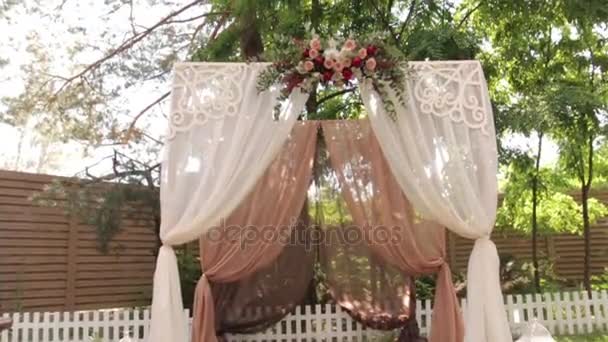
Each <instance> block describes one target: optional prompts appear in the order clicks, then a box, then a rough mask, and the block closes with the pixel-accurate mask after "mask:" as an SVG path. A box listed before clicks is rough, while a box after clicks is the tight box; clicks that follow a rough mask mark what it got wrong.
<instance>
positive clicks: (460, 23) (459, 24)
mask: <svg viewBox="0 0 608 342" xmlns="http://www.w3.org/2000/svg"><path fill="white" fill-rule="evenodd" d="M482 4H483V0H481V1H479V3H478V4H477V6H475V7H473V8H471V9H470V10H469V11H468V12H467V13H466V14H465V15H464V17H462V19H461V20H460V22H459V23H458V25H457V26H456V28H458V29H460V28H461V27H462V25H463V24H464V23H465V22H466V21H467V20H469V17H470V16H471V14H473V13H474V12H475V11H477V9H479V7H481V5H482Z"/></svg>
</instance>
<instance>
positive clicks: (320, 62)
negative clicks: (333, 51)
mask: <svg viewBox="0 0 608 342" xmlns="http://www.w3.org/2000/svg"><path fill="white" fill-rule="evenodd" d="M323 63H325V58H323V56H318V57H317V58H315V64H316V65H318V66H321V65H323Z"/></svg>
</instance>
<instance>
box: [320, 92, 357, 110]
mask: <svg viewBox="0 0 608 342" xmlns="http://www.w3.org/2000/svg"><path fill="white" fill-rule="evenodd" d="M355 89H356V88H354V87H353V88H347V89H343V90H340V91H337V92H335V93H332V94H329V95H327V96H325V97H324V98H322V99H320V100H319V101H317V106H318V105H320V104H321V103H323V102H326V101H329V100H331V99H333V98H334V97H336V96H340V95H344V94H348V93H352V92H353V91H355Z"/></svg>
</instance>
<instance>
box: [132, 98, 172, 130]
mask: <svg viewBox="0 0 608 342" xmlns="http://www.w3.org/2000/svg"><path fill="white" fill-rule="evenodd" d="M169 95H171V91H168V92H166V93H164V94H163V95H161V96H160V97H159V98H157V99H156V100H154V102H152V103H150V104H149V105H147V106H146V108H144V109H143V110H142V111H141V112H139V113H138V114H137V115H135V117H134V118H133V121H131V124H130V125H129V129H128V130H127V134H126V135H125V141H128V140H129V139H130V138H131V135H132V134H133V131H134V130H135V124H136V123H137V120H139V118H141V117H142V116H143V115H144V114H146V112H148V111H149V110H150V109H152V107H154V106H156V105H157V104H159V103H160V102H162V101H163V100H164V99H166V98H167V97H169Z"/></svg>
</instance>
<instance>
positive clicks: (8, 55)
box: [0, 0, 557, 176]
mask: <svg viewBox="0 0 608 342" xmlns="http://www.w3.org/2000/svg"><path fill="white" fill-rule="evenodd" d="M24 1H26V2H27V1H31V0H24ZM62 2H63V0H49V1H45V2H43V3H44V5H42V6H43V7H44V8H43V9H42V10H41V13H45V12H46V9H48V8H56V7H57V6H59V5H60V4H61V3H62ZM103 3H104V2H102V1H91V0H89V1H75V0H68V1H66V2H65V4H64V7H63V8H62V14H63V15H62V20H60V21H55V20H52V18H49V17H44V16H41V15H27V14H25V13H16V14H13V15H11V20H10V21H8V20H5V19H2V18H0V32H8V33H9V34H2V35H0V58H5V59H9V60H10V64H9V65H8V66H6V67H4V68H3V69H2V74H1V75H2V76H0V84H1V86H0V97H5V96H15V95H18V94H19V93H20V92H21V91H22V90H23V82H22V81H21V80H22V78H23V72H22V71H21V69H20V68H21V66H22V65H24V64H26V63H28V62H29V61H30V58H31V57H30V55H29V54H28V53H27V40H26V37H27V36H28V35H31V34H32V33H35V34H37V35H39V36H40V38H41V41H42V42H52V43H59V44H60V45H62V46H70V45H71V44H74V43H75V42H76V41H77V40H82V39H85V40H86V41H87V42H89V43H90V44H100V42H99V39H96V37H98V36H99V35H100V34H101V32H103V30H104V28H106V27H108V26H110V27H111V28H112V32H113V33H115V34H116V36H117V37H123V36H125V35H126V34H128V33H129V32H131V26H130V21H129V16H130V11H129V10H128V6H125V7H123V9H122V10H120V11H118V12H116V13H114V14H112V16H111V18H112V20H111V22H106V21H104V20H103V15H100V13H103V12H104V11H107V7H105V6H104V5H103ZM134 13H135V22H136V23H137V24H140V25H143V26H147V25H148V26H149V25H151V24H153V23H155V22H156V21H157V20H158V19H159V18H160V17H161V16H162V15H166V13H167V7H165V6H162V5H157V6H147V7H146V4H145V2H144V4H143V5H142V7H141V8H137V9H136V11H134ZM75 24H78V25H82V26H85V27H86V36H83V35H80V34H76V35H74V34H71V33H70V34H66V31H67V30H68V28H69V27H70V26H73V25H75ZM51 51H52V50H51ZM51 55H52V56H53V57H54V59H56V63H55V65H56V66H58V71H59V72H61V71H62V67H63V72H62V74H63V75H68V74H69V72H68V70H67V68H66V66H68V65H70V64H71V63H73V62H74V61H70V60H66V58H65V57H63V56H62V50H60V49H58V50H56V52H55V53H52V54H51ZM99 56H100V55H99V53H91V54H89V55H86V54H85V55H83V56H81V58H82V59H83V60H79V61H78V62H83V63H86V62H90V61H94V60H95V59H97V58H99ZM168 86H169V85H168V84H160V85H156V86H151V87H147V88H143V87H134V88H132V89H131V90H130V91H129V93H125V94H124V99H123V100H124V106H126V108H129V109H130V112H131V113H138V112H139V111H140V110H141V109H142V108H144V107H145V106H147V105H148V104H149V103H150V99H154V98H155V97H154V96H155V95H157V94H159V93H162V92H163V90H165V89H167V88H168ZM165 106H168V103H167V102H166V103H165ZM0 110H1V108H0ZM123 120H125V121H126V122H128V120H130V118H129V117H125V118H123ZM146 120H148V122H146ZM141 124H143V125H145V126H151V127H150V129H149V131H150V132H152V133H153V134H155V135H157V136H161V135H162V134H163V133H164V127H165V123H164V122H163V121H162V120H150V119H146V117H144V119H143V120H142V121H141ZM30 126H31V125H30ZM21 136H23V139H21V140H22V141H23V143H22V144H21V147H20V144H19V141H20V137H21ZM0 137H2V140H1V141H2V143H0V168H4V169H16V170H20V171H28V172H37V173H49V174H55V175H64V176H71V175H74V174H75V173H77V172H79V171H81V170H82V169H83V166H84V165H90V164H93V163H95V162H96V161H98V160H99V159H102V158H103V157H105V156H107V155H110V154H111V153H112V148H110V147H102V148H96V149H93V150H85V149H84V147H83V146H82V145H80V144H77V143H68V144H53V145H51V146H48V147H47V148H46V149H44V150H43V149H41V144H40V143H39V141H38V140H40V139H39V138H40V137H38V136H36V134H34V133H33V131H32V130H31V129H25V130H23V131H20V130H18V129H15V128H14V127H11V126H9V125H7V124H2V123H0ZM508 145H510V146H513V147H518V148H522V149H533V148H534V146H535V145H536V143H535V142H534V141H530V140H529V139H526V138H525V137H522V136H512V137H510V138H509V139H508ZM19 148H21V150H22V153H21V154H18V151H19ZM556 157H557V147H556V146H555V144H552V143H551V142H548V143H547V144H545V146H544V154H543V160H542V163H543V164H545V165H547V164H551V163H552V162H554V161H555V159H556ZM41 161H42V164H43V165H42V167H39V166H40V164H41ZM101 167H102V168H103V167H109V166H101Z"/></svg>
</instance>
